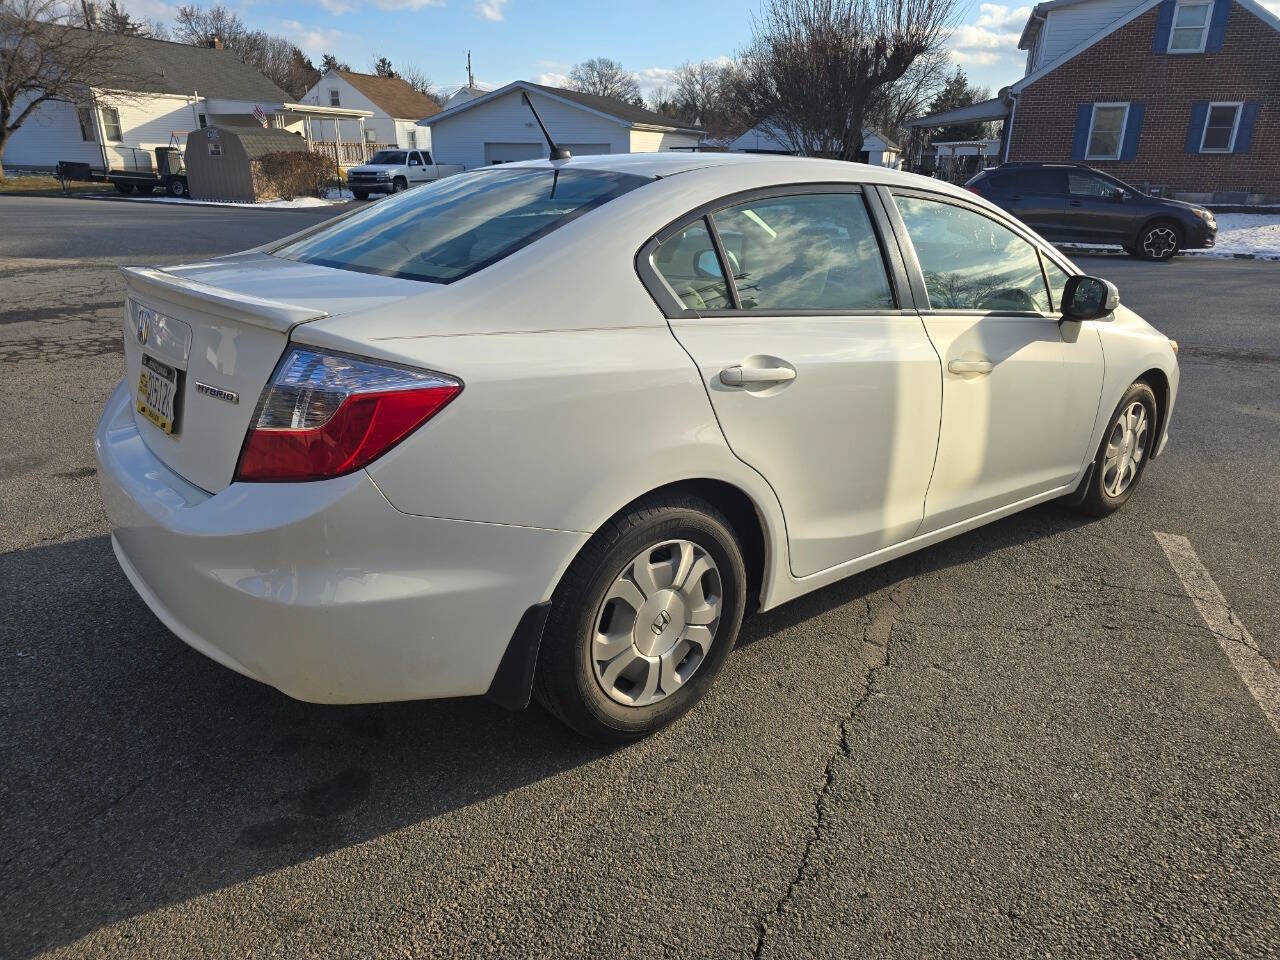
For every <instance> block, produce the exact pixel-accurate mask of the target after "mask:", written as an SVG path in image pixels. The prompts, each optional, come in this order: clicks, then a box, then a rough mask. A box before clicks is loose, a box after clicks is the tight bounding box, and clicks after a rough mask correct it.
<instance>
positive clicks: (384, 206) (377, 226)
mask: <svg viewBox="0 0 1280 960" xmlns="http://www.w3.org/2000/svg"><path fill="white" fill-rule="evenodd" d="M648 182H649V178H648V177H637V176H634V175H632V174H624V173H612V172H609V171H602V170H553V169H550V168H547V167H538V168H508V169H505V170H492V169H486V170H479V171H475V172H472V173H462V174H458V175H456V176H452V177H445V178H443V179H441V180H436V181H434V182H433V183H430V184H428V185H426V186H424V187H418V188H416V189H414V190H410V191H407V192H405V193H402V194H400V195H398V196H395V197H392V198H390V199H388V200H381V201H379V202H378V203H377V204H375V205H374V206H372V207H370V208H369V209H367V210H363V211H361V212H360V213H358V214H356V215H354V216H352V217H347V218H344V219H342V220H340V221H338V222H337V223H334V224H333V225H332V226H328V227H322V228H320V229H319V230H318V231H316V232H315V233H312V234H309V235H307V236H305V237H302V238H301V239H298V240H295V241H293V242H292V243H288V244H285V245H283V246H280V247H277V248H276V249H274V250H272V251H271V252H272V254H274V255H275V256H277V257H284V258H285V259H288V260H298V261H300V262H302V263H316V264H320V265H321V266H326V267H338V268H340V269H343V270H357V271H359V272H361V273H377V274H382V275H384V276H388V277H403V278H405V279H408V280H428V281H431V282H433V283H449V282H450V281H453V280H458V279H461V278H462V277H465V276H468V275H469V274H472V273H475V272H476V271H477V270H481V269H483V268H484V267H487V266H489V265H490V264H492V263H496V262H497V261H498V260H501V259H502V258H503V257H507V256H510V255H511V254H512V253H514V252H515V251H517V250H519V249H520V248H521V247H523V246H526V245H527V244H530V243H532V242H533V241H534V240H537V239H539V238H540V237H544V236H546V235H547V234H548V233H551V232H552V231H553V230H556V229H557V228H559V227H562V226H564V225H565V224H566V223H569V222H570V221H571V220H574V219H576V218H577V217H580V216H582V214H584V213H586V212H588V211H590V210H594V209H595V208H596V207H598V206H600V205H601V204H604V203H608V202H609V201H610V200H612V199H614V198H615V197H620V196H622V195H623V194H624V193H627V192H629V191H631V190H634V189H635V188H636V187H638V186H641V185H642V184H645V183H648Z"/></svg>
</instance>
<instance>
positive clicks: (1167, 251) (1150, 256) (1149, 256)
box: [1137, 220, 1182, 260]
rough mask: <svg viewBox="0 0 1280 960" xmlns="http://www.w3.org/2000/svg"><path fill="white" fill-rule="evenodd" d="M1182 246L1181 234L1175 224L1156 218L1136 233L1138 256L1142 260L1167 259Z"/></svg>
mask: <svg viewBox="0 0 1280 960" xmlns="http://www.w3.org/2000/svg"><path fill="white" fill-rule="evenodd" d="M1181 246H1182V236H1181V234H1180V232H1179V231H1178V228H1177V226H1176V225H1175V224H1172V223H1170V222H1169V221H1167V220H1158V221H1156V222H1155V223H1152V224H1148V225H1147V226H1145V227H1143V228H1142V233H1140V234H1138V247H1137V249H1138V256H1140V257H1142V259H1144V260H1168V259H1169V258H1171V257H1172V256H1173V255H1174V254H1175V253H1177V252H1178V248H1179V247H1181Z"/></svg>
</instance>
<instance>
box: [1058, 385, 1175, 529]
mask: <svg viewBox="0 0 1280 960" xmlns="http://www.w3.org/2000/svg"><path fill="white" fill-rule="evenodd" d="M1135 403H1141V404H1142V405H1143V406H1144V407H1145V408H1146V429H1145V432H1144V434H1143V435H1142V436H1141V437H1140V438H1135V443H1136V444H1137V446H1136V447H1135V449H1137V450H1140V451H1141V458H1140V459H1139V460H1138V462H1137V466H1136V468H1135V470H1134V474H1133V478H1132V479H1131V480H1130V481H1129V482H1128V484H1127V486H1125V487H1124V489H1122V490H1120V491H1119V493H1118V495H1112V494H1111V493H1109V492H1108V486H1109V485H1110V483H1111V480H1112V478H1113V476H1114V472H1111V473H1109V472H1108V470H1107V448H1108V447H1109V446H1110V445H1111V442H1112V439H1113V437H1114V435H1115V434H1116V432H1117V430H1118V429H1121V425H1120V420H1121V417H1122V416H1123V415H1124V414H1125V413H1126V412H1127V411H1128V410H1129V409H1130V407H1132V406H1133V404H1135ZM1156 414H1157V404H1156V395H1155V391H1153V390H1152V389H1151V387H1149V386H1148V385H1147V384H1146V383H1144V382H1143V381H1141V380H1139V381H1138V382H1137V383H1134V384H1131V385H1130V387H1129V389H1128V390H1126V391H1125V392H1124V396H1123V397H1121V398H1120V402H1119V403H1118V404H1116V409H1115V410H1114V411H1113V412H1112V414H1111V419H1110V420H1109V421H1108V422H1107V429H1106V432H1104V433H1103V434H1102V442H1101V443H1100V444H1098V453H1097V455H1096V456H1094V458H1093V469H1092V470H1091V471H1090V472H1089V475H1088V476H1087V477H1086V478H1085V480H1084V482H1085V484H1086V485H1087V486H1086V489H1085V490H1084V491H1083V494H1084V497H1083V499H1082V500H1080V502H1079V503H1078V504H1076V507H1075V508H1076V509H1077V510H1079V511H1080V512H1081V513H1087V514H1090V515H1091V516H1095V517H1105V516H1106V515H1107V514H1109V513H1115V512H1116V511H1117V510H1119V509H1120V508H1121V507H1122V506H1124V504H1125V502H1126V501H1127V500H1128V499H1129V498H1130V497H1131V496H1133V491H1134V490H1136V489H1138V484H1139V483H1141V482H1142V475H1143V474H1144V473H1145V472H1146V469H1147V463H1148V462H1149V461H1150V460H1151V454H1152V452H1153V451H1154V450H1155V447H1156V425H1157V423H1158V420H1157V416H1156ZM1080 493H1081V491H1077V494H1076V495H1077V497H1079V495H1080Z"/></svg>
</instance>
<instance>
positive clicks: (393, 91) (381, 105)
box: [302, 70, 440, 150]
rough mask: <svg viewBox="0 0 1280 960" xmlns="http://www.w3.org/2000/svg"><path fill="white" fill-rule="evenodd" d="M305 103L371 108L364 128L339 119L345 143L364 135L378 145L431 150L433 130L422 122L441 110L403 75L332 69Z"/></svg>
mask: <svg viewBox="0 0 1280 960" xmlns="http://www.w3.org/2000/svg"><path fill="white" fill-rule="evenodd" d="M302 102H303V103H306V104H312V105H315V106H323V107H335V108H354V109H357V110H362V111H368V112H369V116H368V118H367V119H366V120H365V121H364V124H363V127H361V126H360V125H359V124H357V123H355V122H353V121H351V120H345V121H335V122H337V123H339V124H340V125H341V127H342V130H341V133H342V134H343V140H344V141H345V142H351V141H352V140H353V139H356V138H359V137H363V138H364V140H365V142H366V143H368V144H369V145H370V146H372V147H374V148H380V147H401V148H404V149H412V148H415V147H416V148H420V149H423V150H430V149H431V131H430V130H429V129H423V128H421V127H419V126H418V121H419V120H422V119H423V118H424V117H430V116H432V115H433V114H436V113H439V112H440V107H439V105H438V104H437V103H436V102H435V101H434V100H432V99H430V98H429V97H426V96H424V95H422V94H421V93H419V92H418V91H417V90H414V89H413V87H411V86H409V84H408V83H407V82H406V81H404V80H402V79H401V78H400V77H379V76H377V75H375V74H372V73H355V72H354V71H352V70H329V71H327V72H326V73H325V75H324V76H323V77H321V78H320V79H319V80H318V81H317V82H316V84H315V86H313V87H312V88H311V89H310V90H308V91H307V92H306V93H304V94H303V95H302Z"/></svg>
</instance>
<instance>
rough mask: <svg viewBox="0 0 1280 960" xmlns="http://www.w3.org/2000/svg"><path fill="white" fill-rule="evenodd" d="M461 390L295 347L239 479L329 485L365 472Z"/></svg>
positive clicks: (253, 433) (431, 378)
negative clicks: (328, 481) (330, 480)
mask: <svg viewBox="0 0 1280 960" xmlns="http://www.w3.org/2000/svg"><path fill="white" fill-rule="evenodd" d="M461 391H462V384H461V382H459V381H458V380H455V379H453V378H452V377H447V376H444V375H443V374H439V373H430V372H427V371H423V370H411V369H408V368H405V367H397V366H391V365H387V364H382V363H376V362H374V361H371V360H362V359H359V358H357V357H348V356H344V355H342V354H335V353H327V352H324V351H319V350H308V349H305V348H301V347H293V348H290V350H289V351H288V352H287V353H286V354H285V356H284V359H283V360H281V361H280V364H279V366H278V367H277V368H276V372H275V374H274V375H273V376H272V378H271V382H270V383H268V384H267V387H266V389H265V390H264V391H263V393H262V399H261V400H260V401H259V402H258V408H257V410H256V411H255V412H254V419H253V423H252V424H251V425H250V427H249V433H248V435H247V436H246V437H245V441H244V448H243V449H242V450H241V452H240V463H239V465H238V466H237V468H236V476H235V479H236V480H247V481H301V480H324V479H327V478H329V477H338V476H341V475H342V474H344V473H350V472H352V471H353V470H359V469H360V468H361V467H363V466H365V465H366V464H368V463H371V462H372V461H373V460H375V459H377V458H378V457H380V456H382V454H384V453H386V452H387V451H388V450H390V449H391V448H392V447H394V446H395V445H396V444H397V443H399V442H400V441H401V440H403V439H404V438H405V437H407V436H408V435H409V434H411V433H412V432H413V431H414V430H416V429H418V427H420V426H422V425H423V424H424V423H426V422H427V421H428V420H430V419H431V418H432V417H433V416H435V414H437V413H438V412H439V411H440V410H441V409H442V408H443V407H444V406H445V405H446V404H447V403H449V401H450V400H452V399H453V398H454V397H456V396H457V395H458V394H459V393H460V392H461Z"/></svg>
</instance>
